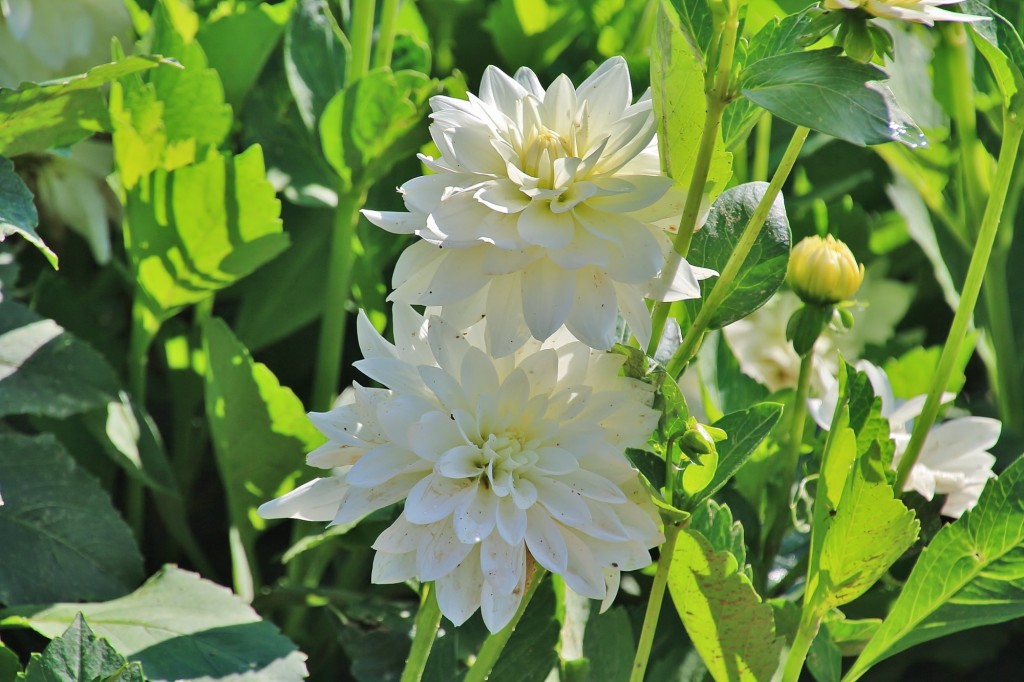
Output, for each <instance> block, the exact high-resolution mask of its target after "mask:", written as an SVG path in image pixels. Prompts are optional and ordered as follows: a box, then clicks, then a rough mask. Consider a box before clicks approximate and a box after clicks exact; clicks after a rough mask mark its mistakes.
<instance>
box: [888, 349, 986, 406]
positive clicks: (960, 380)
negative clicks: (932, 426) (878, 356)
mask: <svg viewBox="0 0 1024 682" xmlns="http://www.w3.org/2000/svg"><path fill="white" fill-rule="evenodd" d="M964 345H965V346H967V349H966V350H967V352H966V353H964V354H963V355H964V357H963V360H962V362H958V367H957V371H954V372H953V376H951V377H950V378H949V384H948V385H947V386H946V390H947V391H949V392H950V393H955V394H959V393H960V390H961V389H962V388H963V387H964V383H965V382H966V381H967V377H965V376H964V372H963V368H964V367H965V366H966V365H967V361H968V360H969V358H970V356H971V355H973V354H974V344H973V343H967V344H964ZM940 355H942V347H941V346H932V347H930V348H923V347H921V346H917V347H915V348H911V349H910V350H908V351H907V352H906V353H904V354H903V355H901V356H899V357H898V358H889V359H888V360H886V361H885V364H884V365H883V368H884V369H885V376H886V377H887V378H888V379H889V383H890V384H891V385H892V392H893V395H894V396H895V397H896V398H899V399H902V400H909V399H910V398H913V397H915V396H919V395H924V394H925V393H927V392H928V389H929V388H930V387H931V382H932V376H933V375H934V374H935V368H936V367H938V366H939V356H940Z"/></svg>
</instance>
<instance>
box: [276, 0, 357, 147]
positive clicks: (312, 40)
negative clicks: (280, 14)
mask: <svg viewBox="0 0 1024 682" xmlns="http://www.w3.org/2000/svg"><path fill="white" fill-rule="evenodd" d="M348 54H349V46H348V40H347V39H346V38H345V35H344V34H343V33H342V32H341V29H340V28H338V25H337V23H336V22H335V21H334V16H333V15H332V14H331V9H330V7H328V5H327V2H326V0H299V3H298V6H297V7H296V8H295V12H294V13H293V14H292V19H291V21H290V22H289V24H288V29H287V31H286V32H285V37H284V71H285V74H286V76H287V78H288V87H289V89H290V90H291V93H292V97H293V98H294V99H295V104H296V106H297V107H298V112H299V115H300V116H301V117H302V121H303V122H304V123H305V124H306V128H307V129H308V130H309V131H310V132H313V133H316V131H317V122H318V121H319V120H320V115H321V114H322V113H323V111H324V107H326V106H327V102H329V101H330V99H331V97H333V96H334V94H335V93H337V92H339V91H340V90H341V89H342V88H343V87H345V82H346V81H347V80H348V76H347V69H348Z"/></svg>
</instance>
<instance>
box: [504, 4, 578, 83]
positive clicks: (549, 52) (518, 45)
mask: <svg viewBox="0 0 1024 682" xmlns="http://www.w3.org/2000/svg"><path fill="white" fill-rule="evenodd" d="M584 18H585V15H584V13H583V7H582V6H581V4H579V3H575V2H566V1H565V0H497V2H495V3H493V4H492V5H491V7H490V10H489V12H488V14H487V20H486V22H485V23H484V26H485V27H486V28H487V29H488V30H489V31H490V32H491V35H492V37H493V38H494V43H495V47H497V49H498V52H499V53H500V54H501V56H502V57H503V58H504V59H505V61H507V62H508V63H510V64H536V65H537V66H541V67H543V66H548V65H549V64H551V63H552V62H553V61H554V60H555V59H556V58H557V57H558V55H559V54H561V53H562V51H564V50H565V49H566V47H568V46H569V44H570V43H572V41H573V40H575V39H576V38H577V37H578V36H579V34H580V33H581V32H582V31H583V29H584V26H585V23H584Z"/></svg>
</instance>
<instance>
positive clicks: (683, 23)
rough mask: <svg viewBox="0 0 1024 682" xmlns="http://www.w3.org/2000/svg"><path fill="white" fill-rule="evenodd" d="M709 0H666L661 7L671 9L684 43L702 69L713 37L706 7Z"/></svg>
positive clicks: (709, 15)
mask: <svg viewBox="0 0 1024 682" xmlns="http://www.w3.org/2000/svg"><path fill="white" fill-rule="evenodd" d="M708 1H709V0H668V2H667V5H668V6H666V5H664V4H663V5H662V7H663V8H664V9H665V10H666V11H667V10H668V9H669V7H670V8H671V9H672V11H673V14H674V17H675V19H673V23H678V25H679V27H680V29H681V30H682V31H683V36H684V37H685V38H686V44H687V46H688V47H689V49H690V50H691V51H692V52H693V55H694V57H696V58H697V59H698V60H699V62H700V64H701V68H702V70H703V68H704V64H705V61H706V59H707V56H708V51H709V49H710V48H711V41H712V40H713V38H714V22H713V20H712V18H711V10H710V8H709V7H708Z"/></svg>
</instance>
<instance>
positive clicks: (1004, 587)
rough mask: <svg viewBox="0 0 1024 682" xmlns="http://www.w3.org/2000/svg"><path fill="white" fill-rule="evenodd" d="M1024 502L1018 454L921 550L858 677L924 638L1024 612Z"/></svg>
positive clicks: (853, 674) (1023, 467) (855, 672)
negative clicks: (973, 504)
mask: <svg viewBox="0 0 1024 682" xmlns="http://www.w3.org/2000/svg"><path fill="white" fill-rule="evenodd" d="M1022 499H1024V459H1018V460H1017V461H1016V462H1014V463H1013V464H1012V465H1011V466H1010V467H1009V468H1008V469H1006V471H1004V472H1003V473H1002V474H1000V476H999V478H998V479H996V480H995V481H990V482H989V484H988V485H987V486H986V487H985V490H984V491H983V492H982V494H981V498H980V499H979V500H978V505H977V506H976V507H975V508H974V509H973V510H971V511H969V512H967V513H966V514H964V515H963V516H962V517H960V519H958V520H957V521H955V522H953V523H951V524H949V525H947V526H945V527H944V528H943V529H942V530H940V531H939V533H938V534H937V535H936V536H935V538H934V539H933V540H932V541H931V543H930V544H929V545H928V546H927V547H926V548H925V549H924V551H923V552H921V556H920V557H919V558H918V560H917V564H916V565H915V566H914V570H913V571H912V572H911V574H910V577H909V578H908V579H907V582H906V584H905V585H904V586H903V590H902V591H901V592H900V595H899V597H898V598H897V599H896V602H895V603H894V604H893V606H892V608H891V610H890V611H889V615H888V616H886V618H885V620H883V621H882V624H881V626H879V628H878V631H877V632H876V633H875V636H874V637H872V638H871V640H870V641H869V642H868V644H867V646H866V647H865V648H864V651H863V653H862V654H861V656H860V658H858V659H857V661H856V662H855V663H854V665H853V668H852V669H851V670H850V672H849V675H848V678H849V679H850V680H855V679H858V678H859V677H860V676H861V675H863V674H864V673H865V672H866V671H867V670H868V669H869V668H870V667H871V666H873V665H875V664H876V663H878V662H879V661H881V660H883V659H885V658H888V657H889V656H892V655H893V654H896V653H898V652H900V651H903V650H904V649H908V648H910V647H912V646H914V645H916V644H920V643H921V642H927V641H929V640H932V639H935V638H937V637H942V636H944V635H948V634H950V633H953V632H959V631H960V630H966V629H968V628H975V627H980V626H982V625H989V624H992V623H1002V622H1005V621H1008V620H1012V619H1014V618H1021V617H1022V616H1024V571H1022V567H1024V507H1022V506H1021V500H1022Z"/></svg>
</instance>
